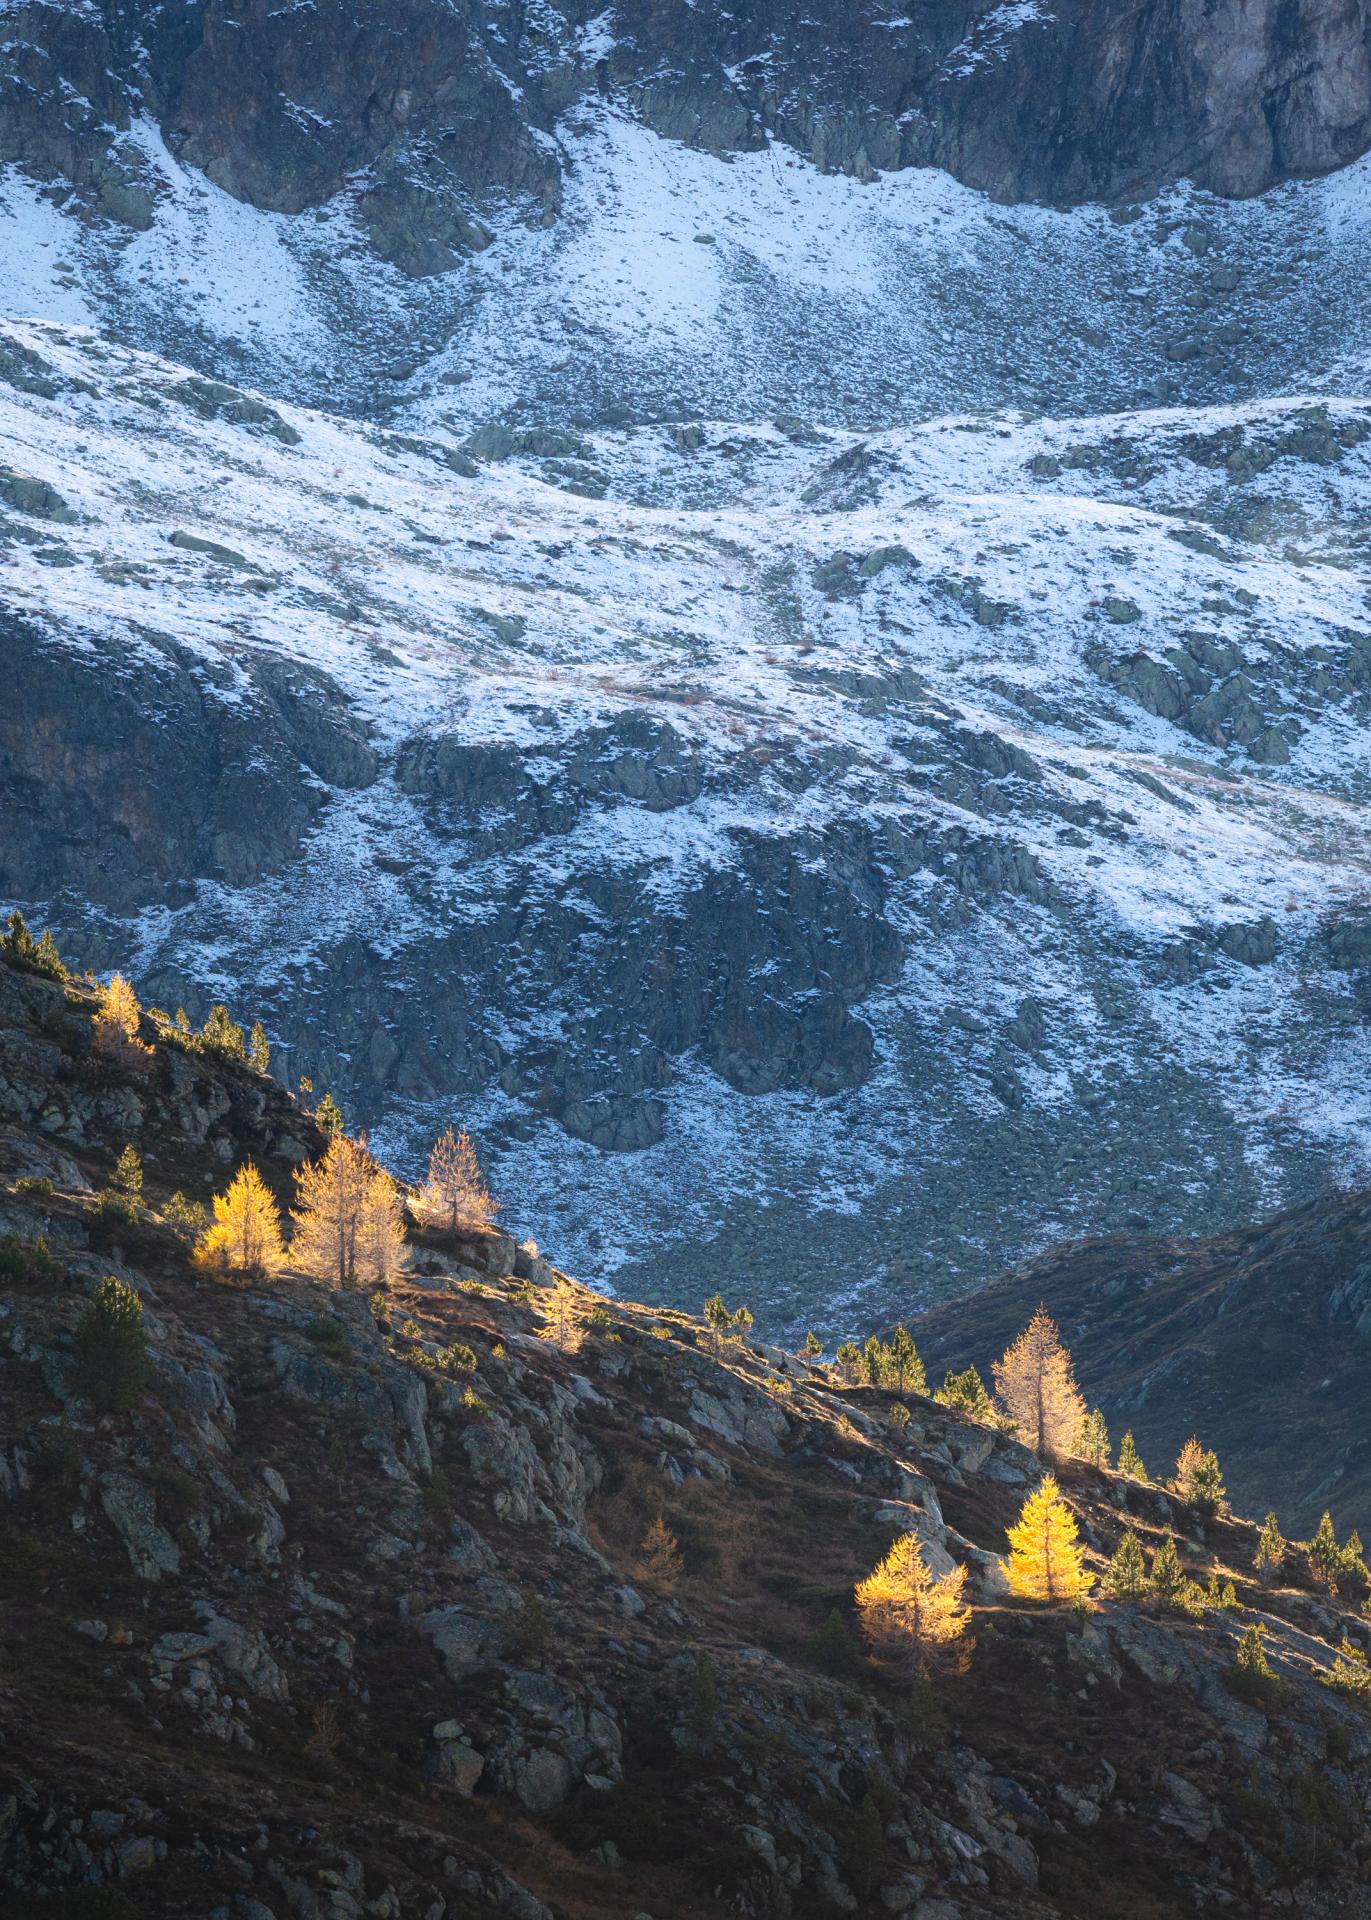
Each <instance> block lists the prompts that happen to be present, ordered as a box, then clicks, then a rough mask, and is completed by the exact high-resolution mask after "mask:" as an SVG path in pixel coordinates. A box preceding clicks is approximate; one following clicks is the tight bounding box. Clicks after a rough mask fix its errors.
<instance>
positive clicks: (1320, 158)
mask: <svg viewBox="0 0 1371 1920" xmlns="http://www.w3.org/2000/svg"><path fill="white" fill-rule="evenodd" d="M6 20H7V26H8V33H7V39H6V45H5V48H4V50H3V52H0V161H5V160H13V161H17V162H18V163H19V164H21V165H22V166H24V167H26V168H28V169H29V170H30V171H31V172H33V173H34V174H36V175H37V176H38V177H40V178H44V179H50V178H54V177H58V178H60V179H61V180H63V181H65V182H67V183H69V184H70V185H71V186H72V187H74V188H75V189H76V190H77V191H78V192H79V193H80V194H81V196H82V198H83V200H84V201H85V203H86V204H87V205H88V206H90V208H91V209H92V210H93V211H94V212H97V213H100V214H103V215H105V216H108V217H111V218H113V219H116V220H120V221H123V222H125V223H126V224H129V225H132V226H146V225H147V224H148V223H149V221H150V219H151V215H152V208H153V205H154V203H155V197H156V193H157V180H156V175H155V172H154V170H153V169H152V168H151V167H150V166H149V164H148V163H147V160H146V158H145V152H144V148H143V147H142V145H140V142H139V140H138V139H137V138H135V137H134V136H133V135H132V134H131V132H130V129H131V128H132V127H133V123H134V120H135V118H136V117H137V116H138V115H140V114H150V115H151V116H152V118H153V119H154V120H155V122H156V124H157V126H158V127H159V128H160V130H161V133H162V136H163V138H164V139H165V141H166V144H167V146H168V147H169V148H170V150H171V151H172V152H173V153H174V154H175V155H177V156H178V157H179V158H180V159H182V160H184V161H186V162H187V163H189V164H190V165H192V166H195V167H199V168H201V169H203V170H204V172H205V173H206V174H207V175H208V177H209V178H210V179H211V180H213V181H214V182H215V183H216V184H217V185H219V186H222V187H224V188H226V189H227V191H228V192H230V193H232V194H234V195H235V196H237V197H238V198H240V199H244V200H248V201H250V202H252V203H253V204H254V205H257V206H262V207H270V208H275V209H278V210H282V211H286V212H298V211H300V210H302V209H304V208H307V207H312V206H318V205H320V204H321V203H323V202H324V201H326V200H328V199H330V198H331V197H332V196H333V195H335V194H337V193H339V192H341V191H343V190H344V189H345V188H347V189H348V190H349V191H350V192H352V193H353V194H354V196H355V199H356V203H357V212H358V216H359V218H360V220H361V222H362V224H363V226H364V227H365V228H366V229H367V230H368V232H369V234H370V236H371V238H372V240H373V243H374V244H375V246H376V247H377V250H378V251H379V252H380V253H381V254H382V255H383V256H384V257H385V258H387V259H389V260H392V261H394V262H395V263H396V264H397V265H399V266H400V267H401V268H403V269H404V270H405V271H406V272H408V273H412V274H426V273H433V272H437V271H442V270H444V269H446V268H448V267H451V266H452V265H453V264H454V263H455V262H456V261H457V260H458V259H459V258H460V257H461V255H462V254H463V253H467V252H470V251H471V250H472V249H474V248H479V247H481V246H483V245H485V244H486V242H487V241H488V239H489V237H490V235H489V229H488V227H487V225H486V220H487V218H488V217H489V216H490V214H491V213H492V212H493V211H494V210H496V209H498V208H502V207H506V206H508V205H511V204H512V205H514V206H516V207H521V208H522V209H523V211H524V213H525V216H526V217H527V218H530V219H532V220H534V221H548V220H550V219H552V218H554V217H555V215H556V211H557V207H558V204H559V198H560V162H559V159H558V156H557V152H556V147H555V142H554V141H553V140H552V139H550V138H549V135H550V134H551V133H552V131H553V129H554V128H555V126H556V124H557V121H558V118H559V116H560V115H561V114H562V113H564V112H565V110H566V109H567V108H568V107H569V106H571V105H572V104H573V103H575V102H578V101H593V100H595V99H597V98H599V97H602V96H603V97H608V98H610V99H613V100H617V101H619V102H621V103H625V104H627V105H628V106H629V107H630V108H631V110H632V111H633V112H634V113H636V114H637V115H638V116H639V117H640V118H641V119H642V120H643V121H645V122H646V123H647V124H648V125H649V126H651V127H653V128H654V129H655V130H656V131H657V132H659V133H661V134H663V135H665V136H666V137H668V138H670V139H674V140H682V141H685V142H687V143H688V144H691V145H694V146H700V147H704V148H707V149H709V150H710V151H712V152H716V153H728V152H737V151H745V150H747V149H750V148H756V147H759V146H762V145H764V144H765V143H766V142H767V141H768V140H772V139H775V140H779V141H781V142H783V143H785V144H787V145H789V146H792V147H795V148H796V149H798V150H799V151H800V152H802V153H805V154H807V155H808V156H809V157H810V158H811V159H812V160H813V161H814V162H815V163H816V164H817V165H819V166H820V167H823V168H826V169H833V170H841V171H843V172H846V173H850V174H854V175H856V176H858V177H859V178H870V177H871V176H872V175H873V173H874V172H875V171H876V170H880V169H891V168H901V167H910V166H937V167H943V168H946V169H947V170H948V171H949V172H951V173H953V174H954V175H955V176H956V177H957V178H958V179H960V180H962V181H964V182H966V183H967V184H968V185H970V186H973V187H978V188H981V189H984V190H985V191H987V192H989V193H990V194H992V195H994V196H995V197H996V198H999V199H1002V200H1023V199H1029V200H1040V201H1045V202H1050V203H1057V204H1062V203H1074V202H1078V201H1082V200H1091V199H1104V200H1115V199H1118V198H1120V197H1126V196H1130V195H1137V194H1140V193H1143V192H1146V191H1147V190H1149V189H1151V188H1154V187H1156V186H1157V185H1159V184H1161V183H1165V182H1169V181H1173V180H1176V179H1179V178H1183V177H1187V176H1188V177H1190V178H1193V179H1195V180H1196V181H1198V182H1199V183H1200V184H1201V185H1204V186H1208V187H1212V188H1215V189H1217V190H1218V191H1219V192H1221V193H1227V194H1251V193H1256V192H1259V191H1261V190H1262V189H1263V188H1265V187H1268V186H1270V185H1271V184H1272V183H1273V182H1275V181H1278V180H1282V179H1286V178H1289V177H1292V176H1299V175H1308V174H1317V173H1321V172H1326V171H1328V170H1329V169H1332V168H1335V167H1338V166H1341V165H1343V164H1345V163H1346V162H1348V161H1350V160H1352V159H1354V158H1356V157H1357V156H1358V155H1359V154H1360V153H1361V152H1362V151H1364V149H1365V148H1366V146H1367V144H1368V141H1371V53H1369V51H1368V18H1367V10H1366V5H1365V0H1333V3H1332V4H1324V3H1323V0H1262V4H1258V5H1256V6H1246V5H1242V4H1241V3H1240V0H1220V4H1218V5H1208V4H1203V3H1202V0H1148V4H1145V5H1142V6H1139V7H1133V8H1127V9H1119V8H1117V7H1112V6H1109V5H1107V4H1104V0H1065V3H1064V4H1059V5H1054V6H1053V7H1052V8H1051V9H1050V10H1049V9H1048V8H1047V7H1046V6H1043V7H1035V6H1031V5H1030V6H1015V7H996V8H992V9H989V10H987V9H986V8H985V7H983V6H979V5H974V4H971V3H970V0H941V4H939V5H937V6H934V7H932V8H924V9H922V10H921V11H920V12H919V13H918V15H917V17H902V18H898V19H892V18H891V17H890V16H889V13H888V10H886V9H884V8H880V7H877V6H876V5H875V4H874V0H867V4H865V5H863V6H862V7H860V8H859V9H857V10H855V11H854V10H853V9H851V8H838V7H836V6H833V5H831V4H829V5H825V6H821V7H819V8H817V9H815V8H810V7H798V6H796V5H795V4H794V0H768V4H765V5H763V6H760V7H756V8H750V9H748V10H747V12H746V13H745V14H741V15H740V14H732V13H721V12H719V11H718V10H717V9H713V8H705V7H697V6H695V5H693V4H692V3H691V0H667V3H666V4H662V5H659V4H655V3H650V0H626V3H625V4H624V5H623V6H621V7H619V8H617V9H615V10H614V11H613V12H612V13H611V14H609V15H601V16H600V17H599V19H597V20H595V21H592V22H588V21H587V18H586V10H585V9H583V8H577V7H572V6H570V5H567V4H564V5H561V6H554V7H549V8H544V9H542V10H540V11H539V12H538V13H537V14H536V15H526V14H524V13H523V12H522V11H520V10H518V9H516V8H512V7H508V6H503V5H501V6H496V7H493V8H491V7H477V6H474V5H470V4H459V5H455V6H450V7H440V6H436V5H434V4H432V0H389V4H387V5H386V6H384V7H381V8H375V9H372V10H371V11H369V12H368V13H367V15H366V16H365V18H364V19H361V20H359V19H358V18H357V17H356V16H355V15H354V14H353V13H352V12H351V11H350V10H349V9H347V8H346V7H343V6H340V5H339V4H338V0H324V3H323V4H322V5H320V6H316V7H313V8H311V9H310V10H309V11H308V12H304V13H301V12H298V11H293V10H291V9H278V10H271V9H269V8H265V7H262V6H256V7H253V8H250V9H248V10H247V11H246V12H244V10H243V9H242V8H241V7H228V6H226V5H225V4H224V0H195V4H193V5H190V6H187V7H180V8H177V9H175V10H174V11H168V10H167V9H164V8H161V7H154V6H148V5H136V6H132V7H129V8H127V9H125V10H123V11H122V12H117V11H111V10H108V9H99V10H97V9H94V8H77V7H74V6H63V5H60V4H44V3H42V0H28V3H27V4H23V5H19V6H15V7H11V8H10V9H9V11H8V13H7V15H6Z"/></svg>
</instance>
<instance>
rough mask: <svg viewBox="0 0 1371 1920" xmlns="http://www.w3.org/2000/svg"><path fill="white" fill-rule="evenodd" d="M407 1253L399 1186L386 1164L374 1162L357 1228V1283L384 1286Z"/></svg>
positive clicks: (401, 1265) (397, 1270)
mask: <svg viewBox="0 0 1371 1920" xmlns="http://www.w3.org/2000/svg"><path fill="white" fill-rule="evenodd" d="M408 1257H409V1256H408V1252H407V1249H406V1247H405V1214H404V1208H403V1206H402V1205H401V1202H400V1190H399V1188H398V1187H397V1186H396V1184H395V1182H394V1180H393V1179H392V1178H391V1176H390V1175H389V1174H388V1173H387V1172H386V1170H385V1168H384V1167H377V1166H373V1171H372V1174H371V1178H370V1179H369V1180H368V1181H367V1185H366V1192H365V1194H364V1196H363V1200H362V1218H361V1222H360V1224H359V1226H358V1229H357V1281H358V1284H359V1285H362V1284H365V1285H367V1286H373V1287H382V1286H384V1285H385V1284H386V1282H387V1281H388V1280H393V1279H394V1278H395V1276H396V1275H397V1274H398V1273H400V1272H401V1271H402V1270H403V1268H404V1266H405V1262H406V1260H407V1259H408Z"/></svg>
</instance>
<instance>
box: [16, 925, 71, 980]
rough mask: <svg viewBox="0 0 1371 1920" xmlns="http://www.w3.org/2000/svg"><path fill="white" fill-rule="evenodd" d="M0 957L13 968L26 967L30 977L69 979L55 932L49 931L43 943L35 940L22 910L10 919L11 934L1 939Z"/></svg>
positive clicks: (45, 929) (44, 932) (40, 940)
mask: <svg viewBox="0 0 1371 1920" xmlns="http://www.w3.org/2000/svg"><path fill="white" fill-rule="evenodd" d="M0 953H3V954H4V956H5V958H6V959H7V960H8V961H10V963H11V964H12V965H13V966H16V967H22V968H23V969H24V970H25V971H26V972H28V973H45V974H47V976H48V977H49V979H52V980H65V979H66V977H67V970H66V968H65V967H64V966H63V965H62V961H61V956H60V955H59V954H58V951H57V942H56V941H55V940H54V939H53V937H52V930H51V928H46V927H45V928H44V930H43V934H42V937H41V939H38V940H35V939H34V937H33V935H32V934H31V933H30V932H29V929H28V925H27V923H26V921H25V919H24V916H23V914H22V913H20V911H19V909H18V907H16V908H15V909H14V911H13V913H12V914H11V915H10V917H9V928H8V931H7V932H6V933H4V934H3V935H0Z"/></svg>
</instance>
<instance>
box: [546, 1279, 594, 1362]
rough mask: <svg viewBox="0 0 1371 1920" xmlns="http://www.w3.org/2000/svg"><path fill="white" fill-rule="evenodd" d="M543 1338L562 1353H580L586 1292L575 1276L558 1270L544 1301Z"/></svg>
mask: <svg viewBox="0 0 1371 1920" xmlns="http://www.w3.org/2000/svg"><path fill="white" fill-rule="evenodd" d="M542 1312H543V1338H544V1339H545V1340H550V1341H551V1342H552V1344H553V1346H554V1347H560V1348H561V1350H562V1352H563V1353H577V1352H579V1351H580V1347H581V1342H582V1341H583V1340H584V1339H585V1337H586V1335H585V1318H586V1313H587V1312H588V1308H587V1305H586V1296H585V1294H584V1292H583V1291H582V1289H581V1288H580V1287H578V1286H577V1285H576V1282H575V1281H574V1280H568V1279H567V1277H566V1275H565V1274H564V1273H559V1274H558V1275H557V1277H556V1279H555V1280H554V1281H553V1283H552V1285H551V1287H550V1288H549V1289H548V1295H547V1299H546V1301H545V1302H544V1305H543V1309H542Z"/></svg>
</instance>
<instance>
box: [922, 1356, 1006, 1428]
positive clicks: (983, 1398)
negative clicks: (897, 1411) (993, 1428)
mask: <svg viewBox="0 0 1371 1920" xmlns="http://www.w3.org/2000/svg"><path fill="white" fill-rule="evenodd" d="M933 1398H934V1399H935V1400H936V1401H937V1402H938V1404H939V1405H940V1406H944V1407H954V1408H956V1410H957V1411H958V1412H959V1413H966V1414H969V1415H970V1416H971V1418H972V1419H973V1420H983V1421H986V1422H991V1421H994V1420H995V1419H996V1418H997V1415H996V1413H995V1407H994V1404H993V1402H992V1401H991V1398H990V1395H989V1394H988V1393H987V1392H986V1390H985V1383H984V1381H983V1380H982V1379H981V1376H980V1374H979V1373H977V1371H976V1369H975V1367H968V1368H967V1369H966V1371H965V1373H954V1372H953V1371H952V1369H951V1367H949V1368H948V1370H947V1372H946V1373H945V1374H944V1375H943V1384H942V1385H941V1386H940V1387H939V1388H938V1391H937V1392H936V1393H935V1394H934V1396H933Z"/></svg>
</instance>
